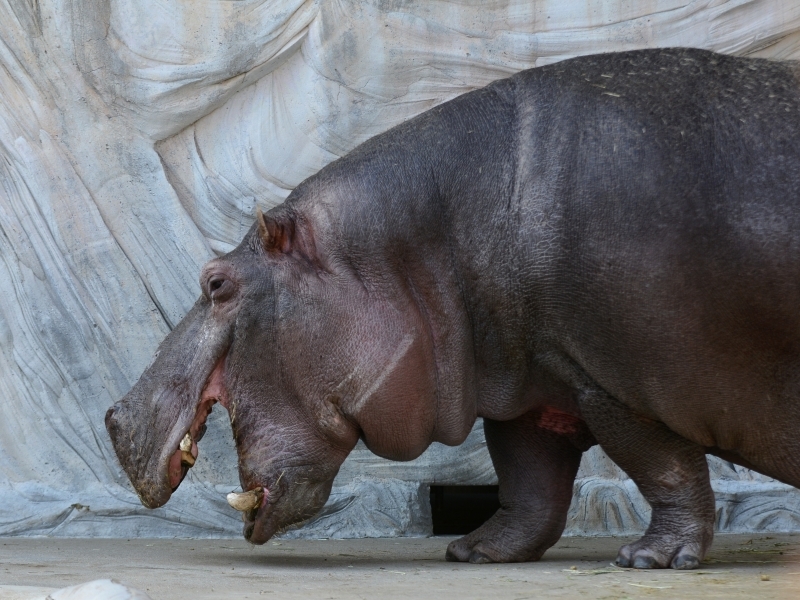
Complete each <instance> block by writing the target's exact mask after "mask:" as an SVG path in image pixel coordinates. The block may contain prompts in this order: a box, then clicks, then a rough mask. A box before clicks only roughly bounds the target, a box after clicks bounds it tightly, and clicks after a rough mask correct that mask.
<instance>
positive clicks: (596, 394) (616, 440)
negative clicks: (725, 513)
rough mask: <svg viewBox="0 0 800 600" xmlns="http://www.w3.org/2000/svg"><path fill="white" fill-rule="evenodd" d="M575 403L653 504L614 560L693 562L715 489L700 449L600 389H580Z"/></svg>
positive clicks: (705, 542) (704, 543)
mask: <svg viewBox="0 0 800 600" xmlns="http://www.w3.org/2000/svg"><path fill="white" fill-rule="evenodd" d="M579 404H580V407H581V413H582V414H583V417H584V419H586V423H587V424H588V425H589V428H590V429H591V431H592V433H593V434H594V436H595V438H596V439H597V441H598V443H599V444H600V446H601V447H602V448H603V450H605V452H606V453H607V454H608V455H609V457H611V459H612V460H613V461H614V462H616V463H617V464H618V465H619V466H620V467H621V468H622V469H623V470H624V471H625V472H626V473H627V474H628V475H629V476H630V477H631V479H633V481H634V482H635V483H636V485H637V486H638V488H639V491H640V492H641V493H642V495H643V496H644V498H645V499H646V500H647V501H648V502H649V503H650V506H651V507H652V509H653V513H652V517H651V520H650V526H649V527H648V528H647V531H646V532H645V534H644V536H643V537H642V538H641V539H640V540H638V541H636V542H634V543H632V544H628V545H627V546H623V547H622V548H621V549H620V551H619V555H618V556H617V564H618V565H619V566H622V567H635V568H639V569H647V568H654V567H662V568H663V567H672V568H673V569H693V568H695V567H697V566H698V565H699V564H700V561H701V560H702V559H703V557H704V556H705V553H706V551H707V550H708V548H709V546H710V545H711V540H712V538H713V535H714V492H713V491H712V489H711V482H710V481H709V475H708V464H707V463H706V458H705V452H704V449H703V448H702V447H701V446H698V445H697V444H695V443H693V442H691V441H689V440H687V439H685V438H683V437H681V436H679V435H678V434H676V433H674V432H673V431H671V430H670V429H668V428H667V427H666V426H665V425H664V424H663V423H660V422H658V421H653V420H651V419H647V418H644V417H641V416H638V415H636V414H634V413H633V412H632V411H631V410H630V409H629V408H628V407H627V406H625V405H624V404H622V403H621V402H619V401H618V400H616V399H614V398H612V397H611V396H609V395H608V394H606V393H604V392H602V391H592V392H588V393H586V394H584V395H583V397H582V398H581V399H580V402H579Z"/></svg>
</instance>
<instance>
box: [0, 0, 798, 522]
mask: <svg viewBox="0 0 800 600" xmlns="http://www.w3.org/2000/svg"><path fill="white" fill-rule="evenodd" d="M676 45H683V46H697V47H703V48H709V49H714V50H718V51H721V52H731V53H738V54H751V55H762V56H771V57H780V58H787V57H796V56H800V4H798V3H797V2H795V0H694V1H690V0H652V1H650V2H619V3H609V2H605V1H604V0H540V1H537V2H530V1H529V0H507V1H488V2H478V3H476V2H471V1H469V0H459V1H453V0H451V1H444V0H431V1H425V2H413V1H406V2H403V1H397V2H387V1H385V0H366V1H362V0H341V1H338V2H322V1H319V2H315V1H312V0H273V1H270V2H265V1H264V0H242V1H240V2H227V1H223V0H174V1H173V2H169V3H163V2H160V1H158V0H113V1H111V2H105V1H101V0H75V1H73V2H61V1H59V0H0V67H2V68H0V100H1V101H0V281H3V282H4V283H5V301H4V302H2V303H0V403H2V405H1V406H2V416H3V418H2V419H0V534H2V535H61V536H83V535H104V536H123V537H130V536H135V535H150V536H200V535H213V536H225V535H238V530H239V523H238V516H237V515H236V514H234V513H233V511H232V510H230V509H229V508H228V507H227V505H225V504H224V493H225V492H227V491H230V490H231V489H233V488H234V487H235V486H236V482H237V479H238V478H237V477H236V473H235V465H234V462H233V461H234V454H233V451H232V445H231V442H230V433H229V430H228V425H227V423H226V417H225V415H224V414H222V413H219V412H215V415H214V417H213V419H212V420H211V423H210V427H209V433H208V436H207V438H206V439H204V441H203V444H202V448H201V453H202V454H201V457H200V460H199V461H198V464H197V467H196V468H195V469H194V470H193V472H192V475H191V476H190V478H189V479H188V480H187V481H186V482H185V483H184V485H183V486H182V487H181V490H180V491H179V492H178V493H177V494H176V495H175V497H174V499H173V500H172V501H171V502H170V503H169V505H168V506H166V507H164V508H162V509H158V510H156V511H147V510H145V509H144V508H142V507H141V505H139V503H138V500H137V499H136V496H135V495H134V494H133V493H132V491H131V488H130V486H129V484H128V482H127V480H126V478H125V477H124V474H123V473H122V472H121V470H120V468H119V466H118V465H117V463H116V460H115V458H114V455H113V453H112V451H111V448H110V445H109V441H108V439H107V437H106V433H105V430H104V427H103V415H104V413H105V411H106V409H107V408H108V406H110V405H111V404H112V403H113V402H114V401H115V400H116V399H118V398H119V397H121V396H122V395H123V394H124V393H125V392H126V391H127V390H128V389H129V388H130V386H131V385H132V384H133V382H134V381H135V380H136V378H137V377H138V375H139V373H140V372H141V371H142V370H143V369H144V367H145V366H146V365H147V364H148V362H149V360H150V358H151V356H152V353H153V351H154V350H155V348H156V346H157V344H158V342H159V341H160V340H161V339H162V338H163V336H164V335H165V334H166V333H167V332H168V331H169V329H170V328H171V327H173V326H174V325H175V323H177V322H178V321H179V320H180V318H181V317H182V315H183V314H184V313H185V312H186V311H187V310H188V309H189V307H190V306H191V304H192V303H193V301H194V299H195V298H196V296H197V295H198V293H199V289H198V286H197V283H196V280H197V276H198V273H199V269H200V267H201V266H202V264H203V263H204V262H205V261H206V260H208V259H209V258H212V257H213V256H215V255H217V254H220V253H224V252H226V251H227V250H229V249H230V248H231V247H233V245H235V244H236V243H237V242H238V240H239V239H240V238H241V236H242V235H243V234H244V232H245V231H246V230H247V229H248V227H249V226H250V224H251V223H252V219H253V211H254V209H255V207H256V206H260V207H261V208H262V209H267V208H269V207H271V206H274V205H275V204H277V203H279V202H281V201H282V200H283V199H284V198H285V197H286V195H287V194H288V193H289V191H290V190H291V189H292V188H293V187H294V186H295V185H297V184H298V183H299V182H300V181H302V180H303V179H304V178H306V177H307V176H309V175H311V174H312V173H314V172H315V171H317V170H318V169H319V168H321V167H322V166H324V165H325V164H327V163H328V162H330V161H332V160H334V159H335V158H337V157H339V156H341V155H343V154H345V153H346V152H347V151H349V150H350V149H352V148H353V147H354V146H355V145H357V144H358V143H359V142H361V141H363V140H366V139H368V138H369V137H372V136H373V135H375V134H377V133H379V132H381V131H384V130H386V129H388V128H389V127H391V126H392V125H395V124H397V123H399V122H401V121H403V120H404V119H407V118H409V117H411V116H413V115H415V114H418V113H420V112H422V111H424V110H426V109H428V108H430V107H432V106H435V105H437V104H439V103H441V102H443V101H445V100H448V99H450V98H452V97H454V96H456V95H458V94H461V93H464V92H466V91H469V90H471V89H474V88H475V87H478V86H482V85H485V84H487V83H489V82H490V81H492V80H494V79H497V78H499V77H503V76H506V75H508V74H511V73H514V72H516V71H518V70H521V69H524V68H528V67H532V66H538V65H543V64H546V63H549V62H553V61H557V60H561V59H564V58H567V57H570V56H574V55H578V54H587V53H592V52H604V51H611V50H622V49H631V48H642V47H656V46H676ZM714 472H715V480H714V481H715V482H714V485H715V487H716V489H717V490H718V492H719V494H718V496H719V498H720V510H719V523H720V527H722V528H727V529H749V528H750V529H752V528H760V529H770V528H776V527H780V528H786V527H792V528H796V524H795V523H796V520H795V517H794V515H795V514H797V510H796V507H797V495H796V492H793V491H788V490H787V489H786V488H785V487H782V486H780V485H778V484H775V483H774V482H770V481H768V480H765V479H764V478H760V477H754V476H752V475H751V474H749V473H748V472H744V471H742V470H740V469H734V468H732V467H730V466H729V465H724V464H723V463H721V462H716V463H715V464H714ZM493 477H494V475H493V472H492V468H491V465H490V463H489V461H488V458H487V454H486V451H485V448H484V445H483V441H482V437H481V434H480V431H479V430H476V432H475V433H474V434H473V436H471V437H470V439H469V440H468V441H467V443H466V444H465V445H464V446H462V447H461V448H458V449H451V448H443V447H441V446H435V447H433V448H431V450H429V451H428V452H427V453H426V454H425V455H424V456H423V457H421V458H420V459H418V460H416V461H412V462H411V463H405V464H389V463H386V462H385V461H381V460H379V459H377V458H375V457H372V456H371V455H369V453H368V452H367V451H366V450H364V449H363V448H358V449H357V450H356V451H355V452H354V453H353V456H352V457H351V459H350V460H349V461H348V462H347V463H346V465H345V467H344V469H343V470H342V473H341V475H340V478H339V481H338V482H337V487H336V489H335V490H334V494H333V496H332V498H331V502H330V503H329V506H328V508H326V511H325V513H324V514H323V515H322V516H321V517H320V518H319V519H317V520H316V521H315V522H314V523H311V524H309V526H308V528H307V529H305V530H304V531H305V533H307V534H309V535H317V536H320V535H322V536H326V537H327V536H334V535H339V536H341V535H354V534H363V535H377V534H381V535H396V534H423V533H425V532H426V531H428V529H427V527H429V525H428V521H427V520H426V519H429V513H428V512H426V511H428V508H427V504H426V502H425V497H426V486H427V485H428V484H430V483H432V482H442V483H444V482H446V483H453V484H459V483H488V482H492V481H493ZM645 520H646V508H645V506H644V505H643V503H642V502H641V499H640V498H639V497H638V496H637V494H636V493H635V491H634V489H633V486H631V485H630V482H628V481H626V480H624V479H623V478H621V476H620V473H619V472H618V470H616V469H615V468H614V467H613V466H612V465H610V464H608V461H607V460H606V459H604V458H603V457H602V456H601V455H600V454H599V453H597V452H594V453H592V454H591V455H590V456H589V457H588V458H587V460H586V461H585V464H584V468H583V469H582V472H581V478H580V480H579V481H578V483H577V484H576V501H575V504H574V506H573V512H572V516H571V521H570V523H571V524H570V530H571V531H575V532H583V533H597V532H621V531H629V530H633V529H636V528H641V527H642V524H643V523H644V522H645ZM359 528H360V529H359ZM299 534H300V533H297V532H295V533H291V534H290V535H299Z"/></svg>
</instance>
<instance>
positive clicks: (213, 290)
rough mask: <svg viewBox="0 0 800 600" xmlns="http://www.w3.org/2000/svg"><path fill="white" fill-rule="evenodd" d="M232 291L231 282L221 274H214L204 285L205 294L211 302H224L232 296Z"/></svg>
mask: <svg viewBox="0 0 800 600" xmlns="http://www.w3.org/2000/svg"><path fill="white" fill-rule="evenodd" d="M234 290H235V286H234V285H233V282H232V281H231V280H230V279H228V278H227V277H226V276H225V275H223V274H222V273H215V274H214V275H212V276H211V277H209V278H208V281H207V283H206V293H207V294H208V297H209V298H210V299H211V301H212V302H224V301H225V300H227V299H228V298H230V297H231V296H233V292H234Z"/></svg>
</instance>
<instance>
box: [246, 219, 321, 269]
mask: <svg viewBox="0 0 800 600" xmlns="http://www.w3.org/2000/svg"><path fill="white" fill-rule="evenodd" d="M256 219H257V220H258V237H259V238H260V240H261V246H262V247H263V248H264V250H265V251H266V252H268V253H269V254H285V255H287V256H293V257H294V258H299V259H301V260H304V261H306V262H308V263H310V264H312V265H313V266H315V267H317V268H319V267H320V264H319V263H320V261H319V259H318V257H317V252H316V245H315V243H314V236H313V233H312V232H311V231H310V229H309V228H308V227H304V226H303V224H302V223H301V224H297V222H296V221H295V219H294V217H293V216H291V215H286V214H284V215H280V216H277V217H276V216H274V215H265V214H264V213H262V212H261V209H258V208H257V209H256Z"/></svg>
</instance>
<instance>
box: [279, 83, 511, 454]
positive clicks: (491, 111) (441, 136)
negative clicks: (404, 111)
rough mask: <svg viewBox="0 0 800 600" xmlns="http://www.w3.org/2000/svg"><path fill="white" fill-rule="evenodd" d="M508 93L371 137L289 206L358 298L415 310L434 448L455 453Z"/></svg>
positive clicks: (503, 163)
mask: <svg viewBox="0 0 800 600" xmlns="http://www.w3.org/2000/svg"><path fill="white" fill-rule="evenodd" d="M513 93H514V82H513V80H504V81H502V82H498V84H496V85H494V86H490V87H489V88H485V89H482V90H478V91H476V92H473V93H471V94H467V95H465V96H462V97H460V98H457V99H456V100H454V101H451V102H448V103H446V104H444V105H442V106H440V107H439V108H437V109H434V110H433V111H430V112H429V113H426V114H424V115H422V116H421V117H418V118H416V119H413V120H411V121H409V122H407V123H405V124H403V125H401V126H399V127H396V128H394V129H393V130H390V131H389V132H387V133H385V134H383V135H381V136H378V137H376V138H373V139H372V140H370V141H368V142H367V143H365V144H363V145H362V146H360V147H359V148H357V149H356V150H354V151H353V152H352V153H350V154H349V155H347V156H346V157H345V158H343V159H341V160H339V161H336V162H335V163H332V164H331V165H329V166H328V167H326V168H325V169H323V170H322V171H321V172H320V173H319V174H317V175H316V176H315V177H313V178H311V179H310V180H308V181H307V182H305V183H304V184H303V185H302V186H301V187H299V188H298V189H297V190H296V191H295V193H294V194H293V197H292V199H291V200H290V201H289V204H291V206H292V207H293V208H294V209H295V210H300V211H303V212H304V213H306V214H309V215H313V216H312V217H311V218H312V220H313V221H315V222H316V224H317V227H318V229H317V234H318V235H319V236H320V238H321V243H322V244H323V245H324V247H325V251H326V252H327V253H330V255H331V256H333V257H335V260H336V261H338V262H339V263H340V264H344V265H347V267H348V268H351V269H352V270H353V272H354V273H355V274H356V276H357V277H358V278H359V279H360V280H361V281H362V282H363V283H364V285H365V287H367V289H372V290H374V291H375V292H376V293H382V294H387V295H388V296H391V295H393V294H401V295H405V296H408V297H410V298H411V299H412V300H413V302H414V304H415V305H416V306H417V308H418V310H419V312H420V314H421V315H422V317H423V319H422V320H423V321H424V323H425V328H426V331H425V332H424V335H425V336H427V338H428V339H429V341H430V344H431V346H432V350H433V355H434V356H435V363H436V364H435V371H436V372H435V377H436V390H437V392H436V398H432V399H431V401H432V402H435V403H436V423H435V425H434V427H433V439H432V440H431V441H440V442H443V443H446V444H459V443H461V442H462V441H463V440H464V438H465V437H466V436H467V434H468V433H469V431H470V429H471V427H472V425H473V423H474V421H475V418H476V416H477V415H478V414H479V407H478V398H479V394H480V392H481V390H482V389H483V388H485V385H484V384H483V383H482V382H481V381H480V379H481V378H482V377H484V373H483V372H482V371H483V366H482V365H481V364H480V363H482V362H484V360H483V355H484V349H483V347H484V346H485V344H486V342H487V339H486V338H487V335H486V331H485V325H486V322H485V319H484V318H483V316H482V315H483V314H484V313H485V312H487V310H488V311H489V312H491V310H492V308H491V307H489V308H488V309H487V307H486V306H485V302H484V299H483V298H482V297H481V296H482V294H483V293H484V290H483V289H482V287H481V286H480V285H478V286H476V282H475V281H473V280H470V279H474V278H475V277H476V276H479V275H476V274H479V273H480V272H481V271H482V270H485V269H487V268H488V269H491V264H486V262H487V261H491V260H492V254H493V253H494V252H495V249H496V248H497V247H498V244H501V245H502V240H501V239H498V238H497V236H498V234H499V235H500V236H503V235H507V232H506V229H507V224H505V223H500V222H494V223H486V222H485V221H484V216H490V215H492V214H495V208H496V207H497V206H499V205H505V204H506V203H507V202H508V200H509V197H510V195H511V194H513V188H514V170H515V163H516V161H515V159H514V156H515V151H514V144H515V135H514V131H513V129H514V122H515V118H516V116H515V106H514V103H513ZM512 237H513V236H512ZM476 322H479V325H480V326H479V327H478V328H477V329H476V327H475V326H476ZM476 334H477V335H476ZM489 337H490V338H491V335H490V336H489ZM488 341H489V343H492V340H491V339H489V340H488Z"/></svg>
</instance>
